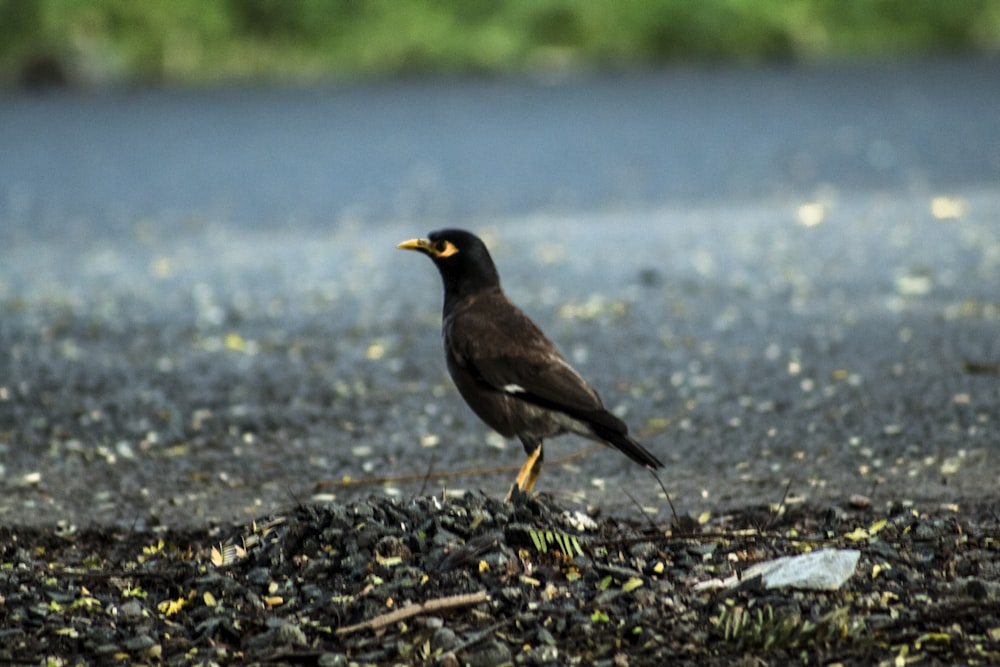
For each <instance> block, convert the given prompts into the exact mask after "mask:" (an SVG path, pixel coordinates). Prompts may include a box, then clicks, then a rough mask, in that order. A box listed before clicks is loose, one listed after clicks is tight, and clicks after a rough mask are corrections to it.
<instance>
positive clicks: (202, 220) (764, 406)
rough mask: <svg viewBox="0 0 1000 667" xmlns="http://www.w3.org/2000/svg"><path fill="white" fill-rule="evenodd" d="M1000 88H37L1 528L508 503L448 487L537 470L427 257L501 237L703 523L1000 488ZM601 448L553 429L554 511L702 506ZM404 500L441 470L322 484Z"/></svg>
mask: <svg viewBox="0 0 1000 667" xmlns="http://www.w3.org/2000/svg"><path fill="white" fill-rule="evenodd" d="M996 71H997V63H996V62H988V61H944V62H928V63H918V64H907V65H878V66H875V65H869V66H850V67H847V66H844V67H835V68H795V69H690V70H672V71H667V72H659V73H657V72H646V73H631V74H624V75H619V76H610V75H606V76H596V77H587V78H580V79H567V80H558V81H557V80H547V81H524V80H509V81H508V80H501V81H479V80H467V81H450V82H425V81H405V82H387V83H379V84H367V85H366V84H357V85H349V86H342V87H336V88H329V89H323V90H300V89H285V90H277V89H267V90H258V89H223V90H204V91H201V90H195V91H184V90H167V91H151V90H129V91H114V92H108V91H92V92H77V93H72V94H55V95H44V96H28V95H22V94H18V93H16V92H13V91H7V92H3V93H2V94H0V229H2V238H3V242H2V247H0V267H2V269H0V521H4V522H6V523H51V522H54V521H59V520H65V521H67V522H70V523H76V524H80V523H84V524H86V523H90V522H105V523H107V522H117V523H123V524H127V525H151V524H152V525H155V524H158V523H167V524H177V523H192V522H204V521H207V520H231V519H245V518H249V517H252V516H259V515H262V514H266V513H268V512H271V511H275V510H278V509H280V508H281V507H282V506H285V505H287V504H288V503H290V502H294V501H296V500H309V499H310V498H313V497H315V498H320V499H322V498H329V497H336V498H337V499H339V500H346V499H349V498H351V497H352V496H353V495H355V494H369V493H399V494H414V493H418V492H421V491H422V492H424V493H440V492H442V490H445V489H446V490H448V491H450V492H455V491H460V490H462V489H476V488H482V489H485V490H487V491H488V492H490V493H494V494H497V495H501V494H503V493H505V491H506V488H507V485H508V484H509V482H510V479H512V476H513V472H510V471H507V472H503V473H501V474H491V475H484V476H475V477H469V476H459V477H451V478H446V477H441V476H439V475H441V474H443V473H446V472H447V471H451V470H458V469H468V468H481V469H491V468H497V467H503V466H510V467H513V468H516V467H517V466H518V465H519V464H520V463H521V460H522V453H521V448H520V445H519V444H516V443H513V442H509V443H506V444H505V443H504V442H503V441H501V440H499V439H498V438H497V437H495V436H491V435H489V433H488V431H487V429H486V427H484V426H482V425H481V424H480V423H479V422H478V421H477V420H476V419H475V418H474V416H472V414H471V413H470V412H469V411H468V409H467V408H466V407H465V406H464V404H462V402H461V399H460V398H459V397H458V396H457V394H456V393H455V391H454V390H453V389H452V387H451V384H450V382H449V381H448V379H447V377H446V373H445V370H444V363H443V358H442V354H441V350H440V338H439V332H438V324H439V317H440V315H439V307H440V289H441V288H440V284H439V280H438V276H437V274H436V272H435V271H434V269H433V267H432V265H431V264H430V263H429V262H428V261H426V260H425V259H423V258H421V257H418V256H416V255H414V254H412V253H404V252H401V251H398V250H396V249H395V244H396V242H398V241H400V240H402V239H405V238H410V237H413V236H416V235H421V234H423V233H425V232H427V231H429V230H431V229H434V228H437V227H441V226H445V225H460V226H464V227H469V228H471V229H474V230H477V231H479V232H480V233H482V234H483V235H484V236H485V237H486V238H487V240H488V242H489V243H490V245H491V247H492V248H493V250H494V258H495V259H496V261H497V263H498V265H499V268H500V271H501V275H502V276H503V278H504V282H505V285H506V287H507V289H508V292H509V293H510V294H511V295H512V296H513V297H514V298H515V300H516V301H518V302H519V303H520V304H521V305H522V306H523V307H524V308H525V309H526V310H527V311H528V312H529V313H530V314H532V315H533V316H534V317H535V318H536V320H537V321H538V322H539V323H540V324H541V325H542V326H543V328H545V329H546V330H547V331H548V333H549V334H550V336H551V337H552V338H554V339H555V340H556V341H557V342H558V343H559V344H560V346H561V347H562V348H563V350H564V351H565V352H566V354H567V355H568V356H569V357H570V358H571V359H572V360H573V361H574V363H575V364H576V365H577V366H578V368H579V369H580V370H581V371H582V372H583V374H584V375H585V376H587V377H588V378H589V379H590V380H591V381H592V382H593V384H595V386H596V387H597V388H598V389H599V391H600V392H601V393H602V395H603V396H604V399H605V402H606V403H607V404H608V405H609V406H612V407H614V408H615V409H616V410H617V411H618V412H619V413H620V414H621V415H622V416H623V417H624V418H625V419H626V421H628V422H629V423H630V424H631V425H632V428H633V430H634V431H637V432H638V433H639V434H640V436H641V439H642V440H643V441H644V442H645V443H646V444H647V445H648V447H649V448H650V449H652V450H653V451H655V452H657V453H658V454H660V455H661V457H662V458H663V459H664V460H665V461H667V463H668V467H667V469H666V471H665V474H664V481H665V482H666V483H667V485H668V486H669V487H670V489H671V490H672V493H673V495H674V502H675V504H677V505H678V508H679V509H680V510H682V511H685V512H690V513H693V514H698V513H700V512H702V511H704V510H711V511H724V510H725V509H726V508H727V507H733V506H740V505H746V504H750V503H759V502H769V501H777V500H779V499H780V498H781V496H782V493H783V491H784V489H785V487H786V485H787V486H788V488H789V494H790V495H789V501H790V502H795V501H798V500H801V499H807V500H812V501H818V502H831V503H834V504H844V503H846V501H847V498H848V497H849V496H850V494H854V493H860V494H865V495H868V496H870V497H871V498H872V500H873V502H874V503H875V506H876V507H883V506H884V505H885V504H886V503H898V502H908V501H912V502H914V503H918V504H920V503H934V504H937V503H956V504H958V505H959V507H960V506H961V503H962V501H963V500H964V499H967V498H971V497H976V498H982V497H984V496H985V497H994V498H996V497H998V493H997V488H998V483H1000V430H998V429H1000V410H998V405H1000V296H998V295H1000V113H998V110H1000V77H997V76H996ZM589 446H590V443H584V442H582V441H579V440H576V439H573V438H571V437H565V438H561V439H558V440H554V441H552V442H551V443H550V444H549V446H547V448H546V453H547V458H548V459H549V460H550V461H552V462H553V463H552V464H550V465H549V466H548V469H547V470H546V471H545V472H544V473H543V476H542V477H541V479H540V481H539V486H538V489H539V490H541V491H548V492H552V493H554V494H556V495H557V496H559V497H561V498H562V499H564V500H565V501H566V502H567V503H576V502H579V503H585V504H595V505H599V506H600V507H602V508H604V509H605V510H606V511H610V512H630V511H634V508H633V502H632V500H631V499H630V498H629V497H627V496H626V495H625V494H624V493H623V492H622V490H623V489H624V488H627V489H628V493H629V494H631V496H632V497H634V498H635V500H636V502H639V503H640V504H642V505H643V506H646V507H651V508H656V509H657V510H658V511H659V512H660V516H666V514H665V512H666V509H665V504H664V501H663V500H662V498H660V497H659V494H658V487H656V485H655V483H653V481H652V480H651V479H650V478H649V477H648V475H647V474H646V473H645V472H644V471H642V470H639V469H636V468H635V467H634V466H632V465H630V464H629V463H628V461H627V460H626V459H625V458H624V457H623V456H621V455H619V454H617V453H616V452H613V451H611V450H599V451H596V452H594V453H592V454H590V455H588V456H586V457H584V458H577V459H573V460H571V461H569V462H567V463H563V464H560V463H557V461H558V460H559V459H560V458H561V457H564V456H568V455H570V454H572V453H574V452H577V451H579V450H581V449H582V448H585V447H589ZM428 471H430V472H431V473H432V474H431V475H430V476H427V473H428ZM380 475H382V476H391V477H396V476H403V475H412V476H414V477H415V480H414V481H410V482H404V481H391V482H387V483H376V484H364V485H360V486H344V485H339V484H326V485H319V486H317V483H320V482H335V481H338V480H342V479H345V478H350V479H354V480H364V479H370V478H372V477H375V476H380ZM425 476H426V479H421V478H422V477H425Z"/></svg>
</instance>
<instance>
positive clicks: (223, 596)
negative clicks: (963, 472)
mask: <svg viewBox="0 0 1000 667" xmlns="http://www.w3.org/2000/svg"><path fill="white" fill-rule="evenodd" d="M855 504H856V505H859V506H860V505H862V504H863V501H862V499H855ZM998 529H1000V516H998V515H997V513H996V511H995V507H992V508H991V507H989V506H968V507H963V508H962V511H961V512H959V511H958V508H957V507H935V508H920V507H912V506H911V507H906V506H898V507H894V508H892V509H891V510H890V511H888V512H875V511H872V510H871V509H870V508H868V509H861V508H850V507H848V508H846V509H845V508H839V507H832V506H831V507H819V506H790V507H778V508H748V509H746V510H744V511H741V512H738V513H735V514H728V515H725V516H715V517H710V516H703V517H699V518H698V519H697V520H695V519H691V518H688V517H681V518H680V520H678V521H676V522H675V525H674V527H673V528H671V527H670V526H664V525H656V524H655V523H653V521H652V520H644V519H643V518H641V517H635V518H632V519H625V520H622V519H616V518H612V517H601V516H589V515H587V514H585V513H582V512H575V511H574V512H570V511H566V510H564V509H562V508H561V507H560V506H558V505H556V504H554V503H553V502H552V500H551V498H549V497H546V496H537V497H525V496H523V495H521V496H519V497H517V498H516V499H515V500H514V501H513V502H512V503H509V504H504V503H501V502H499V501H497V500H495V499H493V498H492V497H489V496H485V495H482V494H473V493H469V494H466V495H465V496H463V497H460V498H440V497H415V498H410V499H405V500H404V499H388V498H385V497H373V498H371V499H368V500H363V501H358V502H355V503H351V504H348V505H344V504H321V505H303V506H297V507H295V508H292V509H290V510H289V511H288V512H287V513H285V514H282V515H278V516H271V517H266V518H262V519H261V520H260V521H257V522H254V523H253V524H251V525H247V526H243V527H241V528H240V527H237V528H234V527H225V528H223V527H219V526H216V527H212V528H202V529H197V530H191V531H174V530H163V531H153V532H149V531H128V530H108V529H104V528H101V529H96V528H95V529H87V530H79V531H78V530H75V529H74V528H72V527H70V526H64V530H63V531H61V532H59V531H56V532H53V531H50V530H41V529H31V528H3V529H0V538H2V539H0V626H2V627H3V628H4V629H3V630H0V637H2V640H3V641H2V644H3V648H2V649H0V660H3V661H5V662H6V661H9V662H14V663H20V662H27V663H36V664H37V663H38V662H40V661H42V660H43V659H47V660H48V664H96V663H108V662H134V663H135V662H139V663H145V662H160V663H162V664H168V665H187V664H206V662H207V663H212V664H227V663H233V662H237V661H239V662H253V663H272V664H273V663H277V664H317V665H350V664H439V665H462V664H467V665H482V666H487V665H490V666H492V665H502V664H515V665H559V664H587V665H608V666H611V665H615V666H620V665H658V664H660V665H661V664H682V663H690V664H718V665H723V664H726V665H731V664H747V665H749V664H765V663H782V664H788V663H802V664H835V663H840V664H865V665H876V664H884V665H899V664H911V663H914V662H919V663H920V664H958V663H966V664H996V663H997V662H998V661H1000V583H998V580H1000V571H998V570H1000V541H998V539H997V535H998ZM833 548H843V549H857V550H860V552H861V556H860V560H859V562H858V564H857V566H856V568H855V569H854V572H853V574H852V575H851V576H850V577H849V579H848V580H847V582H846V583H845V584H844V585H843V586H841V587H840V588H839V589H838V590H832V591H828V590H824V591H809V590H795V589H788V588H766V587H765V586H764V585H762V582H761V580H760V579H759V578H742V579H740V578H739V575H740V573H742V572H743V571H744V570H746V569H747V567H749V566H750V565H751V564H753V563H755V562H759V561H765V560H768V559H771V558H773V557H776V556H781V555H789V554H801V553H804V552H808V551H811V550H818V549H833ZM734 575H736V577H737V579H732V577H733V576H734ZM727 579H728V580H729V581H728V582H727V581H726V580H727Z"/></svg>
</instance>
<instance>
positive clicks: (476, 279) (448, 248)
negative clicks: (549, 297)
mask: <svg viewBox="0 0 1000 667" xmlns="http://www.w3.org/2000/svg"><path fill="white" fill-rule="evenodd" d="M398 247H400V248H403V249H405V250H416V251H418V252H422V253H424V254H425V255H427V256H428V257H430V258H431V260H433V261H434V264H435V266H437V268H438V271H440V272H441V280H442V281H444V298H445V307H446V308H447V307H448V304H449V302H450V301H452V300H454V299H459V298H461V297H463V296H466V295H468V294H472V293H475V292H477V291H479V290H482V289H487V288H490V287H499V285H500V276H499V274H498V273H497V268H496V266H495V265H494V264H493V259H492V258H491V257H490V252H489V250H487V249H486V244H485V243H483V241H482V239H480V238H479V237H478V236H476V235H475V234H472V233H471V232H467V231H465V230H464V229H440V230H438V231H436V232H431V233H430V234H428V235H427V238H426V239H412V240H410V241H403V242H402V243H400V244H399V246H398Z"/></svg>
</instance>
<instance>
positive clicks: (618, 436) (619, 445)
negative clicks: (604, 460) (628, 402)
mask: <svg viewBox="0 0 1000 667" xmlns="http://www.w3.org/2000/svg"><path fill="white" fill-rule="evenodd" d="M590 427H591V428H592V429H593V431H594V435H596V436H597V437H598V438H600V439H601V440H604V441H605V442H607V443H608V444H609V445H611V446H613V447H615V448H616V449H619V450H620V451H621V452H622V453H623V454H625V456H627V457H629V458H630V459H632V460H633V461H635V462H636V463H638V464H639V465H643V466H646V467H647V468H649V469H650V470H659V469H660V468H662V467H663V462H662V461H660V459H658V458H656V457H655V456H653V454H652V453H651V452H650V451H649V450H648V449H646V448H645V447H643V446H642V444H641V443H640V442H639V441H638V440H636V439H635V438H633V437H632V436H630V435H629V434H628V433H627V432H625V433H622V432H620V431H618V430H615V429H612V428H609V427H608V426H605V425H603V424H599V423H593V422H591V424H590Z"/></svg>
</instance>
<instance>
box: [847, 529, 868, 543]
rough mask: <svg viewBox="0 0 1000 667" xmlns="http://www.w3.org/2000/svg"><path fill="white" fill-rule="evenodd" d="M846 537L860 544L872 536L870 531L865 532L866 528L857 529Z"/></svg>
mask: <svg viewBox="0 0 1000 667" xmlns="http://www.w3.org/2000/svg"><path fill="white" fill-rule="evenodd" d="M844 537H846V538H847V539H849V540H850V541H852V542H860V541H861V540H866V539H868V538H869V537H871V535H869V534H868V531H867V530H865V529H864V528H855V529H854V530H852V531H851V532H849V533H847V534H846V535H844Z"/></svg>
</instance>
